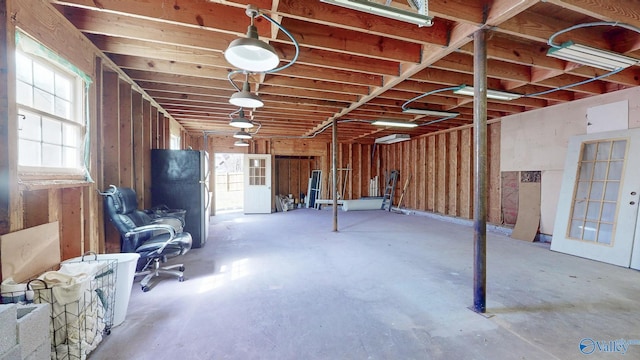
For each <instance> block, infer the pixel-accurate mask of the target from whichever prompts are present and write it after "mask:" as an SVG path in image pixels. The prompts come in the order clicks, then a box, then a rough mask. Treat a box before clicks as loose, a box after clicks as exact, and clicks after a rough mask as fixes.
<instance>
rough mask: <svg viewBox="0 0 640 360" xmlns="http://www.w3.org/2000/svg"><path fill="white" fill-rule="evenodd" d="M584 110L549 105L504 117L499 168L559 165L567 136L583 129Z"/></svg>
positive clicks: (544, 168)
mask: <svg viewBox="0 0 640 360" xmlns="http://www.w3.org/2000/svg"><path fill="white" fill-rule="evenodd" d="M585 111H586V109H583V111H582V112H580V111H576V110H575V109H571V108H569V107H566V108H559V107H557V106H552V107H549V108H544V109H539V110H534V111H531V112H528V113H524V114H518V115H513V116H508V117H505V118H503V119H502V136H501V140H500V145H501V146H500V148H501V152H500V160H501V171H527V170H529V169H541V170H547V169H554V170H559V169H562V167H563V166H564V157H565V155H566V152H567V143H568V141H569V138H570V137H571V136H573V135H577V134H584V133H585V131H586V124H585V121H584V117H585Z"/></svg>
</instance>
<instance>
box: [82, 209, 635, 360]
mask: <svg viewBox="0 0 640 360" xmlns="http://www.w3.org/2000/svg"><path fill="white" fill-rule="evenodd" d="M339 216H340V218H339V225H340V226H339V227H340V232H338V233H333V232H332V231H331V228H332V212H331V211H330V210H322V211H317V210H309V209H297V210H294V211H289V212H286V213H275V214H270V215H241V214H227V215H222V216H216V217H213V218H212V222H211V230H212V234H211V235H210V238H209V242H208V243H207V244H206V246H205V247H203V248H201V249H194V250H192V251H191V252H189V253H188V254H187V255H186V256H184V257H183V258H182V260H183V261H184V262H185V265H186V266H187V280H186V281H185V282H183V283H179V282H177V281H176V280H174V279H163V280H162V281H160V282H158V283H157V285H156V286H155V287H154V288H153V289H152V290H151V291H149V292H147V293H142V292H141V291H140V288H139V286H138V284H134V288H133V293H132V297H131V301H130V304H129V311H128V315H127V319H126V321H125V322H124V323H123V324H122V325H120V326H118V327H116V328H114V329H113V331H112V333H111V335H109V336H107V337H105V340H104V341H103V343H102V344H101V345H100V346H99V347H98V348H97V349H96V350H95V351H94V352H93V353H92V354H91V356H90V359H91V360H98V359H139V360H142V359H154V360H162V359H172V360H173V359H185V360H187V359H189V360H191V359H242V360H247V359H458V360H460V359H492V360H494V359H545V360H548V359H583V358H584V357H585V356H586V355H584V354H583V353H581V351H580V349H579V344H580V341H581V339H583V338H587V339H589V338H590V339H593V340H595V341H606V342H607V344H608V342H609V341H614V340H620V339H624V340H625V341H628V340H638V339H640V272H637V271H634V270H630V269H625V268H620V267H616V266H611V265H607V264H603V263H599V262H595V261H590V260H585V259H581V258H577V257H573V256H569V255H564V254H559V253H555V252H551V251H549V250H548V248H547V246H545V244H539V243H526V242H522V241H518V240H512V239H510V238H508V237H506V236H503V235H500V234H496V233H491V232H489V234H488V238H489V240H488V255H487V258H488V274H487V294H488V295H487V310H488V315H489V316H490V317H485V316H482V315H479V314H476V313H474V312H473V311H471V310H469V309H468V307H469V306H470V305H471V304H472V302H473V290H472V278H473V272H472V271H473V269H472V263H473V255H472V254H473V250H472V249H473V248H472V242H473V233H472V228H471V227H468V226H464V225H458V224H452V223H448V222H442V221H438V220H434V219H431V218H427V217H422V216H407V215H400V214H395V213H389V212H386V211H360V212H342V211H341V212H340V213H339ZM625 343H626V342H625ZM639 343H640V342H639ZM583 344H584V345H593V343H589V342H588V340H585V342H583ZM601 345H604V343H601ZM594 349H595V351H594V352H593V354H591V355H589V358H590V359H639V358H640V345H631V346H629V347H628V348H627V349H626V354H624V355H622V354H621V353H619V352H618V353H612V352H608V353H607V352H601V351H600V350H599V349H598V348H597V347H594V346H590V347H589V346H588V347H586V348H585V349H584V350H585V351H591V350H594ZM603 349H604V348H603Z"/></svg>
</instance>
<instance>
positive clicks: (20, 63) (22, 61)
mask: <svg viewBox="0 0 640 360" xmlns="http://www.w3.org/2000/svg"><path fill="white" fill-rule="evenodd" d="M31 64H32V62H31V59H29V58H28V57H26V56H24V55H22V54H20V53H17V54H16V76H17V77H18V80H22V81H24V82H26V83H29V84H33V73H32V69H31Z"/></svg>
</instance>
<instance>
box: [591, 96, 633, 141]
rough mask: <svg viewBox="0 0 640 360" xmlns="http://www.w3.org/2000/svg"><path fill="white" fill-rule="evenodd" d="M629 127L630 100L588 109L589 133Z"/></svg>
mask: <svg viewBox="0 0 640 360" xmlns="http://www.w3.org/2000/svg"><path fill="white" fill-rule="evenodd" d="M628 128H629V100H623V101H618V102H614V103H611V104H606V105H599V106H593V107H590V108H588V109H587V134H593V133H598V132H604V131H613V130H626V129H628Z"/></svg>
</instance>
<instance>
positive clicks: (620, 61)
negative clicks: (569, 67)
mask: <svg viewBox="0 0 640 360" xmlns="http://www.w3.org/2000/svg"><path fill="white" fill-rule="evenodd" d="M547 56H551V57H554V58H557V59H561V60H566V61H571V62H574V63H576V64H581V65H587V66H592V67H596V68H598V69H603V70H607V71H614V70H618V69H626V68H628V67H629V66H632V65H636V64H637V63H638V61H640V60H639V59H634V58H632V57H629V56H625V55H622V54H618V53H615V52H611V51H607V50H602V49H596V48H592V47H590V46H586V45H580V44H575V43H574V42H573V41H567V42H565V43H563V44H561V45H560V46H559V47H552V48H550V49H549V51H547Z"/></svg>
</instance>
